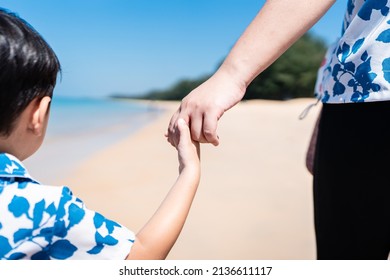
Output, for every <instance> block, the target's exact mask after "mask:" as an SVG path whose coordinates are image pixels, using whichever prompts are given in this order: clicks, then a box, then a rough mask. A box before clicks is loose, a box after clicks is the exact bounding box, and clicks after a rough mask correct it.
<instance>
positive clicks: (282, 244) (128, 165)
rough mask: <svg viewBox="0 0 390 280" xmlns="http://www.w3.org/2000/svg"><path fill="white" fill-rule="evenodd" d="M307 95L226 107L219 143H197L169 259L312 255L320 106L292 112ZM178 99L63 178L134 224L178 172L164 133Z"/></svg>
mask: <svg viewBox="0 0 390 280" xmlns="http://www.w3.org/2000/svg"><path fill="white" fill-rule="evenodd" d="M313 102H314V100H313V99H296V100H291V101H284V102H276V101H258V100H257V101H247V102H241V103H240V104H238V105H237V106H236V107H234V108H232V109H231V110H230V111H228V112H226V113H225V115H224V116H223V117H222V119H221V120H220V123H219V128H218V134H219V136H220V141H221V143H220V145H219V146H218V147H214V146H212V145H202V146H201V151H202V155H201V161H202V177H201V183H200V186H199V191H198V193H197V195H196V197H195V200H194V203H193V206H192V209H191V212H190V215H189V217H188V219H187V222H186V224H185V226H184V229H183V231H182V234H181V235H180V237H179V239H178V241H177V243H176V244H175V246H174V248H173V249H172V251H171V253H170V254H169V256H168V259H188V260H191V259H221V260H226V259H241V260H245V259H270V260H271V259H275V260H276V259H306V260H310V259H315V239H314V224H313V205H312V203H313V202H312V176H311V175H310V173H309V172H308V171H307V170H306V167H305V154H306V149H307V146H308V143H309V140H310V136H311V131H312V129H313V127H314V123H315V120H316V117H317V115H318V113H319V110H320V106H321V105H318V106H315V107H314V108H313V109H312V110H311V111H310V114H309V115H308V116H307V117H306V118H305V119H304V120H299V119H298V116H299V114H300V113H301V111H302V110H303V109H304V108H305V107H306V106H307V105H309V104H311V103H313ZM178 104H179V103H175V102H173V103H172V102H158V103H156V105H157V106H163V107H164V108H165V109H166V110H167V111H166V113H164V114H162V116H161V117H159V118H158V119H157V120H156V121H154V122H152V123H151V124H149V125H147V126H146V127H144V128H143V129H141V130H139V131H138V132H137V133H136V134H134V135H131V136H129V137H128V138H127V139H123V140H122V141H120V142H119V143H116V144H115V145H112V146H111V147H108V148H106V149H104V150H102V151H99V152H98V153H96V154H94V155H93V156H91V157H90V158H89V159H87V160H86V161H83V162H82V163H81V164H80V165H79V166H77V167H76V170H75V171H74V172H73V173H72V174H71V175H70V176H69V177H68V178H67V179H66V180H65V181H62V182H61V184H64V183H65V185H68V186H70V188H71V189H72V190H73V192H74V193H75V194H76V195H78V196H79V197H81V198H82V199H83V200H84V202H85V203H86V205H87V207H89V208H91V209H94V210H97V211H100V212H101V213H102V214H104V215H106V216H108V217H110V218H112V219H114V220H116V221H118V222H120V223H122V224H123V225H126V226H127V227H129V228H130V229H132V230H133V231H135V232H137V231H138V230H139V229H140V228H141V227H142V226H143V224H144V223H145V222H146V221H147V220H148V219H149V217H150V216H151V215H152V214H153V212H154V211H155V210H156V209H157V207H158V205H159V203H160V201H162V199H163V198H164V196H165V195H166V193H167V192H168V190H169V188H170V187H171V185H172V183H173V182H174V181H175V179H176V177H177V174H178V171H177V170H178V164H177V155H176V150H175V149H174V148H173V147H171V146H170V145H169V144H168V143H167V142H166V140H165V137H164V131H165V130H166V127H167V125H168V122H169V119H170V117H171V115H172V113H173V112H174V111H175V110H176V109H177V107H178Z"/></svg>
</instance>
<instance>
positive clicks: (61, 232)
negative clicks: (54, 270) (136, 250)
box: [50, 187, 135, 260]
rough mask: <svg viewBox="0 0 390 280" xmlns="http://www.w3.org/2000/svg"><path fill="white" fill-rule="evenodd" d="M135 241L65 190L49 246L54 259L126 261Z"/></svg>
mask: <svg viewBox="0 0 390 280" xmlns="http://www.w3.org/2000/svg"><path fill="white" fill-rule="evenodd" d="M134 241H135V235H134V233H133V232H132V231H130V230H129V229H127V228H126V227H124V226H122V225H121V224H119V223H117V222H114V221H112V220H110V219H107V218H106V217H104V216H103V215H101V214H100V213H98V212H95V211H92V210H89V209H88V208H86V206H85V204H84V203H83V202H82V201H81V200H80V199H79V198H77V197H76V196H74V195H73V194H72V192H71V191H70V189H69V188H67V187H63V189H62V195H61V199H60V202H59V205H58V209H57V216H56V221H55V224H54V231H53V239H52V242H51V245H50V256H51V257H52V258H53V259H89V260H93V259H113V260H124V259H125V258H126V256H127V255H128V254H129V252H130V250H131V247H132V245H133V243H134Z"/></svg>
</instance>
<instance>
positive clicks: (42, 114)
mask: <svg viewBox="0 0 390 280" xmlns="http://www.w3.org/2000/svg"><path fill="white" fill-rule="evenodd" d="M35 102H36V104H35V106H34V108H33V111H32V115H31V121H30V125H29V129H30V130H31V131H32V132H33V133H34V134H36V135H38V136H40V135H42V133H44V130H45V129H46V123H47V121H48V120H47V118H48V117H49V109H50V102H51V98H50V97H49V96H44V97H43V98H42V99H38V100H36V101H35Z"/></svg>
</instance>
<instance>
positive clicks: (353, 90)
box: [315, 0, 390, 103]
mask: <svg viewBox="0 0 390 280" xmlns="http://www.w3.org/2000/svg"><path fill="white" fill-rule="evenodd" d="M389 11H390V2H389V0H349V1H348V5H347V11H346V14H345V19H344V23H343V29H342V34H341V37H340V39H339V40H338V41H337V42H336V43H335V44H334V45H332V46H331V47H330V48H329V49H328V52H327V54H326V56H325V59H324V62H323V64H322V66H321V68H320V69H319V72H318V80H317V85H316V89H315V94H316V96H317V97H318V98H320V99H321V100H322V102H324V103H351V102H370V101H381V100H390V91H389V88H390V12H389Z"/></svg>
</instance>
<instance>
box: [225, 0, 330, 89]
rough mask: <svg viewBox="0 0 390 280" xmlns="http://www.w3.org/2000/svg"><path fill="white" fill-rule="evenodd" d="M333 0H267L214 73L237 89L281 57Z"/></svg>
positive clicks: (245, 85) (324, 11) (243, 86)
mask: <svg viewBox="0 0 390 280" xmlns="http://www.w3.org/2000/svg"><path fill="white" fill-rule="evenodd" d="M334 2H335V0H295V1H290V0H268V1H266V3H265V4H264V6H263V7H262V9H261V10H260V12H259V13H258V14H257V15H256V17H255V18H254V20H253V21H252V22H251V24H250V25H249V26H248V27H247V29H246V30H245V32H244V33H243V34H242V36H241V37H240V38H239V40H238V41H237V42H236V44H235V45H234V47H233V48H232V50H231V51H230V53H229V55H228V56H227V58H226V59H225V61H224V63H223V64H222V65H221V67H220V69H219V71H218V72H223V73H224V75H226V74H227V75H228V76H229V77H230V78H232V79H234V80H235V82H236V83H237V84H238V85H239V86H240V87H241V88H247V86H248V85H249V84H250V83H251V82H252V80H253V79H254V78H255V77H256V76H258V75H259V74H260V73H261V72H262V71H263V70H264V69H266V68H267V67H268V66H269V65H271V64H272V63H273V62H274V61H275V60H276V59H277V58H278V57H279V56H281V55H282V54H283V53H284V52H285V51H286V50H287V49H288V48H289V47H290V46H291V45H292V44H293V43H294V42H295V41H296V40H297V39H298V38H299V37H301V36H302V35H303V34H304V33H305V32H307V31H308V30H309V29H310V28H311V27H312V26H313V25H314V24H315V23H316V22H317V21H318V20H319V19H320V18H321V17H322V16H323V15H324V14H325V13H326V11H327V10H328V9H329V8H330V7H331V6H332V5H333V4H334Z"/></svg>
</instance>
